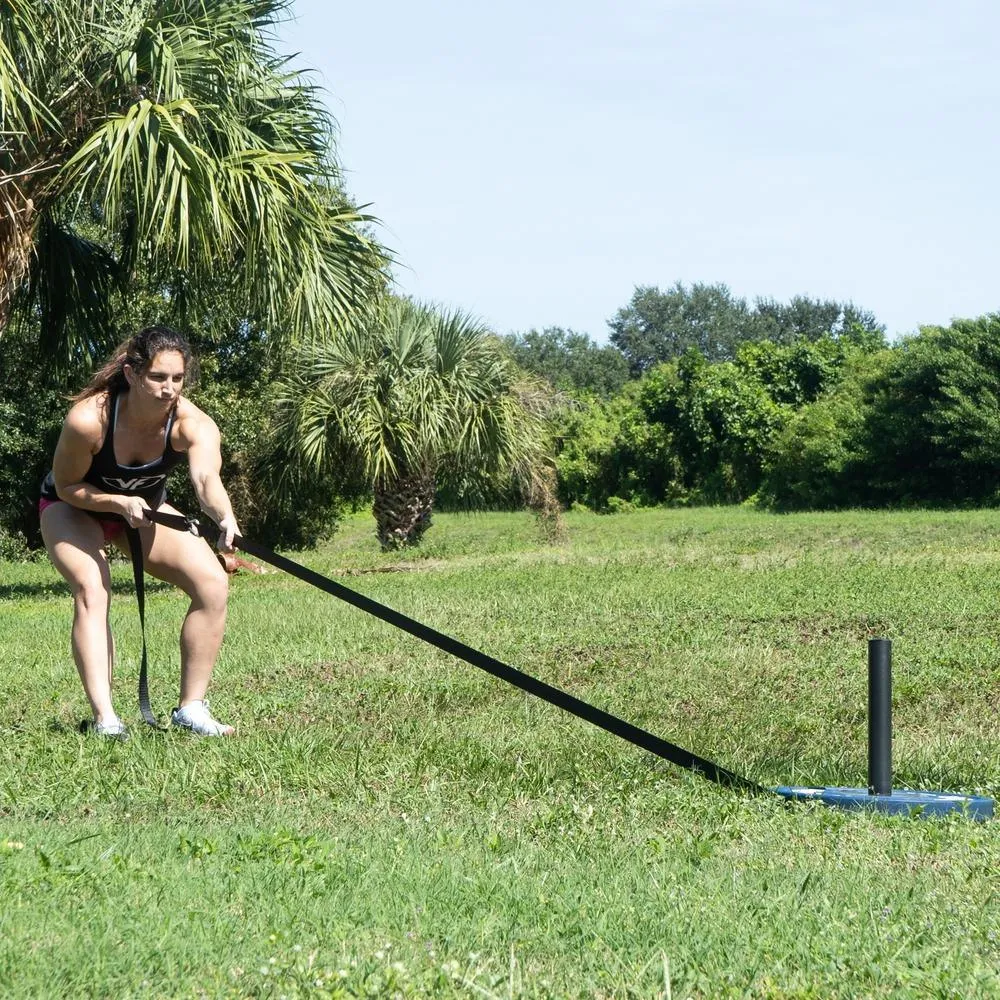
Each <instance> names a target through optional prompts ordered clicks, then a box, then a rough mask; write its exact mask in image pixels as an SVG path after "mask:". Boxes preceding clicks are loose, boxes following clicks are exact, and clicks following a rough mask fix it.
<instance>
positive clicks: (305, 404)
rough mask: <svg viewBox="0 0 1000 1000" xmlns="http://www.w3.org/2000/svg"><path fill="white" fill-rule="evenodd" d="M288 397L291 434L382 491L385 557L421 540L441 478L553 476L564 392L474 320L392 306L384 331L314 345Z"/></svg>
mask: <svg viewBox="0 0 1000 1000" xmlns="http://www.w3.org/2000/svg"><path fill="white" fill-rule="evenodd" d="M283 389H284V392H283V396H282V400H283V409H282V411H281V416H280V418H279V435H280V436H281V437H283V438H284V439H285V440H286V441H290V442H292V445H293V449H294V452H295V453H296V454H297V455H299V456H300V457H301V459H303V460H304V462H305V464H306V465H307V466H311V467H313V468H324V467H326V468H329V467H330V466H331V465H332V466H339V467H341V468H342V469H344V470H345V474H347V475H350V474H352V473H353V474H355V475H358V476H359V477H360V478H361V479H362V481H363V482H365V483H366V484H367V485H368V486H369V487H370V488H371V490H372V493H373V495H374V504H373V513H374V515H375V523H376V533H377V535H378V539H379V542H380V543H381V545H382V547H383V549H390V548H396V547H399V546H402V545H409V544H415V543H417V542H419V541H420V538H421V537H422V536H423V534H424V532H425V531H426V530H427V528H428V527H430V524H431V513H432V509H433V505H434V496H435V492H436V488H437V484H438V479H439V477H440V476H441V475H445V474H447V475H451V476H459V475H461V476H465V477H467V478H468V477H473V478H477V479H478V480H480V481H483V480H486V479H492V480H493V481H499V480H503V479H509V478H510V477H513V478H514V479H515V480H516V481H517V482H519V483H521V484H523V486H524V488H525V492H526V493H529V494H530V493H531V492H532V489H533V487H537V485H538V483H539V482H541V481H543V480H544V473H543V472H541V471H540V470H541V469H542V468H543V467H544V464H545V457H546V456H545V447H544V444H545V423H544V417H545V416H546V414H547V413H548V411H549V410H550V408H551V405H552V402H553V395H552V392H551V390H550V389H549V388H548V387H547V385H546V384H545V383H543V382H541V381H540V380H536V379H534V378H532V377H530V376H526V375H524V373H523V372H521V371H520V370H519V369H518V368H517V367H516V366H515V365H514V364H513V362H512V361H511V360H510V359H509V357H508V356H507V354H506V352H505V351H504V350H503V348H502V345H501V343H500V342H499V341H498V340H497V338H495V337H493V336H492V335H491V334H490V333H489V331H488V330H486V328H485V327H483V325H482V324H480V323H478V322H476V321H475V320H473V319H472V318H471V317H469V316H467V315H465V314H464V313H461V312H451V313H444V314H441V313H438V312H436V311H434V310H433V309H431V308H429V307H427V306H423V305H418V304H415V303H413V302H411V301H409V300H404V299H390V300H389V301H388V302H387V304H386V306H385V309H384V313H383V315H382V317H381V320H380V322H379V323H378V325H377V327H376V328H375V329H374V330H373V331H371V332H367V331H362V330H359V329H355V330H351V331H348V332H346V333H345V334H344V335H343V336H341V337H337V338H334V339H331V340H329V341H327V342H325V343H316V344H313V345H310V346H309V347H307V348H306V349H305V350H304V351H303V353H302V356H301V358H300V364H299V367H298V369H297V371H296V372H295V374H294V375H293V376H291V377H289V378H288V379H287V380H286V382H285V384H284V386H283Z"/></svg>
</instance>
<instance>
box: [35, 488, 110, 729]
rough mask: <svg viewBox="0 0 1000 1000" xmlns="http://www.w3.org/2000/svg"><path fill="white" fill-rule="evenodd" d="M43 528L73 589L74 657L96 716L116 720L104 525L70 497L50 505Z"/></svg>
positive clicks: (54, 558)
mask: <svg viewBox="0 0 1000 1000" xmlns="http://www.w3.org/2000/svg"><path fill="white" fill-rule="evenodd" d="M41 528H42V540H43V541H44V542H45V548H46V551H47V552H48V554H49V558H50V559H51V560H52V564H53V565H54V566H55V568H56V569H57V570H59V572H60V573H61V574H62V575H63V577H64V578H65V579H66V582H67V583H68V584H69V586H70V591H71V592H72V594H73V631H72V644H73V659H74V661H75V662H76V669H77V670H78V671H79V674H80V680H81V681H82V682H83V690H84V692H85V693H86V695H87V700H88V701H89V702H90V707H91V708H92V709H93V712H94V721H95V722H96V723H98V724H104V723H107V722H110V721H112V720H113V719H115V718H116V716H115V710H114V708H113V707H112V704H111V676H112V672H113V668H114V644H113V641H112V638H111V624H110V621H109V618H108V612H109V610H110V606H111V573H110V570H109V568H108V560H107V558H106V557H105V555H104V552H103V551H102V547H103V546H104V531H103V530H102V528H101V524H100V522H99V521H98V520H97V519H96V518H94V517H91V516H90V515H89V514H88V513H86V512H85V511H82V510H80V509H79V508H78V507H73V506H72V505H71V504H68V503H54V504H51V505H49V506H48V507H46V508H45V510H43V511H42V514H41Z"/></svg>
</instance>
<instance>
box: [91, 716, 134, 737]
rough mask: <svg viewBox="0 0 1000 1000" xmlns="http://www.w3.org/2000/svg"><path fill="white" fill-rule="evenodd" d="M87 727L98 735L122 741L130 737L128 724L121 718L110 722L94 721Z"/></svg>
mask: <svg viewBox="0 0 1000 1000" xmlns="http://www.w3.org/2000/svg"><path fill="white" fill-rule="evenodd" d="M87 728H89V729H90V730H91V732H93V733H94V734H95V735H96V736H106V737H107V738H108V739H111V740H120V741H121V742H122V743H124V742H125V741H126V740H127V739H128V726H126V725H125V723H124V722H122V720H121V719H119V718H114V719H112V720H110V721H108V722H92V723H91V724H90V726H88V727H87Z"/></svg>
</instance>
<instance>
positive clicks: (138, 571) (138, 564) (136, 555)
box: [125, 524, 161, 729]
mask: <svg viewBox="0 0 1000 1000" xmlns="http://www.w3.org/2000/svg"><path fill="white" fill-rule="evenodd" d="M125 535H126V537H127V538H128V547H129V552H130V553H131V555H132V576H133V578H134V579H135V602H136V604H138V605H139V628H140V630H141V632H142V661H141V663H140V665H139V711H140V712H141V713H142V717H143V719H144V720H145V721H146V722H147V723H148V724H149V725H151V726H153V727H154V728H155V729H159V728H161V727H160V723H159V721H158V720H157V718H156V716H155V715H153V710H152V708H150V705H149V665H148V658H147V656H146V583H145V577H144V574H143V568H142V539H141V538H140V536H139V530H138V529H137V528H133V527H132V526H131V525H128V524H126V525H125Z"/></svg>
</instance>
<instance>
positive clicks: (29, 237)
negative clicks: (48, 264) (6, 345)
mask: <svg viewBox="0 0 1000 1000" xmlns="http://www.w3.org/2000/svg"><path fill="white" fill-rule="evenodd" d="M37 221H38V211H37V206H36V205H35V202H34V200H33V199H32V197H31V195H30V193H28V192H27V191H26V190H25V185H24V184H19V183H18V182H17V176H16V175H15V174H11V175H8V176H4V177H2V178H0V338H2V337H3V331H4V329H5V328H6V326H7V322H8V320H9V319H10V313H11V308H12V307H13V304H14V299H15V297H16V295H17V293H18V290H19V289H20V288H21V286H22V285H23V284H24V281H25V278H26V277H27V274H28V268H29V264H30V260H31V247H32V242H33V236H34V231H35V227H36V225H37Z"/></svg>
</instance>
